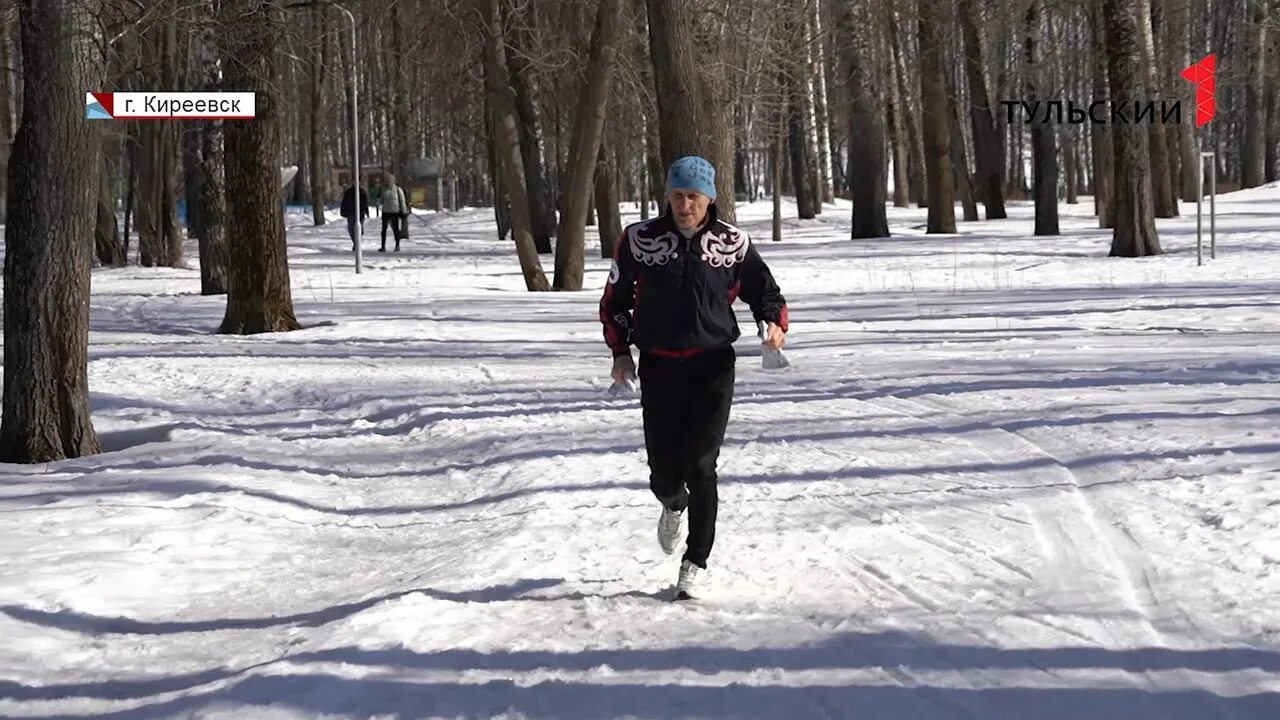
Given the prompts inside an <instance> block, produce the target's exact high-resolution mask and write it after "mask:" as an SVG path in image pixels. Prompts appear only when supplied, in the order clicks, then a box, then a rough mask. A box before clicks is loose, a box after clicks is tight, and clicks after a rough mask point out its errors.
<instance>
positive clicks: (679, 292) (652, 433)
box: [600, 156, 788, 600]
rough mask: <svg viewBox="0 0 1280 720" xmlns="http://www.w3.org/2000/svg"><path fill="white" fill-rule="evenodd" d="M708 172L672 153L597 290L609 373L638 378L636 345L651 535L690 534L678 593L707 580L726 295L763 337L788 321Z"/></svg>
mask: <svg viewBox="0 0 1280 720" xmlns="http://www.w3.org/2000/svg"><path fill="white" fill-rule="evenodd" d="M715 177H716V175H715V169H714V168H713V167H712V165H711V163H709V162H707V161H706V160H704V159H702V158H700V157H695V156H689V157H683V158H680V159H679V160H677V161H675V162H674V163H672V164H671V169H670V170H669V171H668V172H667V187H666V201H667V208H666V211H665V212H664V213H663V214H662V215H661V216H659V217H657V218H655V219H653V220H646V221H643V222H639V223H635V224H633V225H629V226H627V229H626V230H625V231H624V232H623V233H622V237H621V238H620V239H619V241H618V243H617V246H616V248H615V250H614V256H613V265H612V267H611V268H610V271H609V280H608V282H607V284H606V285H605V290H604V297H603V298H601V300H600V321H601V322H602V323H603V324H604V337H605V342H606V343H607V344H608V346H609V349H610V350H611V351H612V352H613V373H612V374H613V379H614V381H615V382H623V381H624V380H629V379H632V378H635V376H636V366H635V362H634V361H633V360H632V359H631V346H632V345H633V344H634V345H635V346H636V347H637V348H639V350H640V372H639V379H640V408H641V413H642V416H643V420H644V444H645V450H646V452H647V453H648V459H649V471H650V472H649V489H650V490H651V491H652V492H653V495H654V496H655V497H656V498H657V500H658V501H659V502H660V503H661V504H662V514H661V515H660V516H659V519H658V544H659V546H660V547H661V548H662V551H663V552H665V553H667V554H669V555H670V554H673V553H675V551H676V550H677V549H678V547H679V544H680V541H681V540H687V543H686V548H685V552H684V557H683V558H682V561H681V564H680V576H679V580H678V582H677V583H676V596H675V597H676V599H677V600H683V599H688V598H698V597H702V596H703V595H704V594H705V593H706V591H707V580H708V576H707V557H708V556H709V555H710V554H711V545H712V543H713V542H714V541H715V534H716V512H717V509H718V504H719V500H718V498H719V496H718V494H717V490H716V461H717V459H718V458H719V456H720V446H721V444H722V443H723V442H724V434H725V428H726V426H727V424H728V422H729V406H730V405H731V404H732V402H733V383H734V363H735V360H736V358H737V355H736V354H735V352H734V349H733V342H734V341H735V340H737V339H738V338H739V337H740V335H741V333H740V331H739V330H738V321H737V318H736V316H735V315H734V311H733V302H734V300H736V299H737V298H739V297H741V298H742V299H743V300H745V301H746V302H747V304H748V305H749V306H750V307H751V314H752V316H753V317H754V319H755V320H756V321H757V322H763V323H766V336H765V342H766V344H767V345H768V346H769V347H771V348H774V349H777V348H781V347H782V344H783V342H784V340H785V337H786V332H787V325H788V323H787V301H786V299H785V298H784V297H783V296H782V292H781V291H780V290H779V289H778V284H777V283H776V282H774V279H773V274H772V273H771V272H770V271H769V267H768V266H767V265H765V262H764V260H763V259H762V258H761V257H760V253H759V252H758V251H757V250H756V246H755V244H754V243H752V242H751V239H750V238H749V237H748V236H747V233H746V232H744V231H742V230H740V229H738V228H736V227H734V226H732V225H730V224H729V223H726V222H724V221H723V220H720V219H719V218H718V217H717V216H716V185H715ZM725 201H726V202H733V198H726V199H725ZM685 510H688V511H689V512H688V513H687V514H688V516H689V532H688V535H687V537H686V536H684V534H683V532H682V527H683V524H684V523H683V521H684V516H685V515H686V513H685Z"/></svg>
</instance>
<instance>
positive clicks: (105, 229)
mask: <svg viewBox="0 0 1280 720" xmlns="http://www.w3.org/2000/svg"><path fill="white" fill-rule="evenodd" d="M110 150H111V143H108V142H104V143H103V152H102V169H101V172H100V173H99V180H98V216H97V224H96V226H95V227H94V232H93V240H94V243H93V244H94V248H95V249H96V250H97V258H98V262H100V263H101V264H103V265H105V266H107V267H123V266H124V265H125V255H124V245H121V244H120V227H119V226H118V225H116V203H115V198H114V197H113V196H112V194H111V153H110Z"/></svg>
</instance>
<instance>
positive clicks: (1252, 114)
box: [1240, 0, 1275, 188]
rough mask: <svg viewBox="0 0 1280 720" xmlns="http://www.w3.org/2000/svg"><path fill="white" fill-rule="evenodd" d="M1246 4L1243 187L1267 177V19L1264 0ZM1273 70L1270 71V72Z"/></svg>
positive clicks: (1254, 184)
mask: <svg viewBox="0 0 1280 720" xmlns="http://www.w3.org/2000/svg"><path fill="white" fill-rule="evenodd" d="M1244 1H1245V3H1246V4H1247V6H1248V11H1247V18H1248V20H1247V22H1246V23H1245V27H1244V45H1245V48H1244V52H1245V57H1246V58H1248V64H1249V69H1248V75H1247V76H1246V77H1245V79H1244V80H1245V92H1244V142H1243V144H1242V145H1241V154H1240V164H1241V167H1242V172H1241V176H1240V178H1241V184H1240V186H1241V187H1242V188H1251V187H1257V186H1259V185H1261V184H1262V183H1263V180H1264V178H1265V177H1266V172H1265V171H1264V162H1265V160H1266V149H1265V147H1264V146H1265V144H1266V132H1267V112H1266V106H1265V102H1266V97H1265V93H1264V90H1265V88H1266V86H1267V85H1266V81H1267V74H1266V55H1267V42H1266V35H1267V33H1266V23H1267V0H1244ZM1274 74H1275V73H1274V72H1273V73H1272V75H1274Z"/></svg>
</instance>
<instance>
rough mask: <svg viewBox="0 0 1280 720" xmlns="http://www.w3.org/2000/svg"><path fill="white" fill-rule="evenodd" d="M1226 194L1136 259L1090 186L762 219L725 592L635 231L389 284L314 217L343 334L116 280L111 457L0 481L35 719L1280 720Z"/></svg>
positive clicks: (1252, 234) (1273, 590) (329, 318)
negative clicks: (565, 254) (1097, 207)
mask: <svg viewBox="0 0 1280 720" xmlns="http://www.w3.org/2000/svg"><path fill="white" fill-rule="evenodd" d="M1218 207H1219V212H1220V213H1221V215H1220V217H1219V220H1218V228H1219V242H1220V245H1219V247H1220V248H1221V250H1222V253H1221V257H1220V258H1219V259H1218V260H1216V261H1214V262H1212V263H1210V264H1209V265H1207V266H1206V267H1204V268H1196V266H1195V256H1194V247H1193V246H1192V245H1191V242H1193V240H1194V236H1193V235H1191V236H1189V235H1188V234H1187V233H1188V231H1189V230H1190V229H1193V228H1194V215H1192V216H1191V217H1184V218H1182V219H1178V220H1171V221H1161V223H1160V228H1161V232H1162V239H1163V241H1164V243H1165V246H1166V249H1168V250H1171V251H1172V252H1171V253H1170V255H1168V256H1166V257H1162V258H1156V259H1149V260H1143V261H1109V260H1106V259H1104V258H1102V257H1101V256H1103V255H1105V252H1106V239H1105V235H1106V234H1105V233H1104V232H1101V231H1097V230H1095V229H1093V225H1094V223H1093V222H1092V220H1091V219H1090V218H1089V217H1088V215H1087V213H1088V211H1089V208H1088V207H1087V206H1077V207H1074V208H1069V209H1068V208H1066V207H1065V206H1064V211H1066V212H1068V213H1070V215H1071V216H1070V217H1064V232H1068V233H1069V234H1068V235H1066V236H1064V237H1061V238H1053V239H1047V240H1045V239H1033V238H1030V237H1027V236H1025V235H1023V234H1021V233H1025V232H1027V231H1028V229H1029V227H1030V222H1029V220H1028V219H1027V218H1028V216H1029V211H1030V209H1029V208H1027V207H1026V206H1015V208H1014V210H1013V212H1014V214H1015V219H1014V220H1010V221H1006V222H994V223H978V224H962V227H961V229H962V232H963V234H962V235H960V236H956V237H944V238H935V237H925V236H923V235H921V234H920V232H921V231H920V230H918V229H917V228H916V226H918V225H919V224H920V223H921V222H922V220H923V213H922V212H921V211H916V210H910V211H899V210H894V211H893V214H891V223H892V225H893V227H894V230H895V232H896V233H898V235H897V236H895V237H894V238H892V239H889V240H885V241H877V242H858V243H853V242H850V241H848V240H847V239H845V238H846V237H847V229H848V210H847V206H841V207H840V208H839V209H835V208H831V207H828V208H827V211H826V213H825V214H824V216H823V217H821V218H820V219H819V220H816V221H811V222H797V221H789V222H788V223H787V226H788V230H787V241H786V242H784V243H782V244H779V245H775V244H772V243H768V242H767V232H768V217H767V212H768V205H767V204H761V205H757V206H752V207H749V208H744V209H743V213H744V215H745V218H746V219H745V220H744V225H745V226H746V227H747V228H748V229H750V230H751V231H752V232H753V233H754V234H757V236H758V240H759V241H760V242H761V245H762V246H763V247H762V252H764V254H765V257H766V259H767V260H768V261H769V262H770V264H771V265H772V266H773V268H774V270H775V273H776V274H777V275H778V277H779V280H780V283H781V284H782V287H783V290H784V292H786V294H787V296H788V298H789V300H790V301H791V306H792V316H793V318H794V332H793V333H792V337H791V338H790V340H789V345H788V354H789V356H790V357H791V358H792V360H793V362H794V367H793V368H792V369H791V370H789V371H787V372H784V373H766V372H764V371H762V370H761V369H760V367H759V360H758V358H757V357H756V356H755V355H754V354H753V353H755V352H756V351H755V349H754V348H753V346H752V345H753V344H752V342H750V340H749V339H744V340H743V342H742V343H741V345H740V347H739V350H740V355H741V359H740V361H739V383H738V391H737V400H736V403H735V406H734V411H733V417H732V420H731V423H730V429H729V439H728V441H727V442H726V447H725V451H724V453H723V454H722V462H721V477H722V481H721V483H722V484H721V498H722V505H721V513H720V515H721V520H720V525H719V528H718V537H717V545H716V549H715V551H714V553H713V555H712V567H713V570H714V572H715V579H716V586H717V591H718V596H717V597H716V598H715V599H713V600H710V601H708V602H705V603H702V604H699V605H695V606H687V605H673V604H671V603H668V602H665V601H664V600H663V599H662V598H664V597H665V594H666V591H667V589H668V588H669V587H670V585H671V583H672V582H673V581H674V576H675V572H676V565H677V562H676V561H673V560H672V559H671V558H668V557H667V556H664V555H662V554H661V553H660V551H659V550H658V548H657V544H656V542H655V540H654V536H653V535H654V524H655V522H656V514H655V511H656V509H657V508H656V504H655V503H654V502H653V500H652V498H651V496H650V495H649V493H648V490H647V481H646V478H647V471H646V468H645V464H644V454H643V451H642V436H641V430H640V417H639V409H638V403H637V402H636V401H635V400H634V399H619V400H614V399H610V398H609V397H608V396H607V395H606V394H605V393H604V390H605V388H606V386H607V378H606V377H605V376H606V374H607V368H608V358H607V352H606V351H605V349H604V346H603V343H602V340H601V335H600V328H599V325H598V323H597V322H596V321H595V320H594V318H595V303H596V301H597V299H598V291H599V288H600V286H601V284H602V283H603V280H604V271H605V269H606V265H605V263H603V262H602V261H599V260H593V261H592V262H591V266H590V268H589V272H588V280H587V284H588V286H589V288H590V290H589V291H588V292H584V293H580V294H579V293H564V294H551V295H546V296H538V297H530V296H529V295H528V294H527V293H524V292H523V291H521V290H520V287H521V280H520V277H519V273H518V268H516V267H515V261H514V253H513V252H511V250H510V249H509V247H508V246H507V244H506V243H500V242H497V241H494V240H493V239H492V238H491V234H492V233H491V230H490V224H491V219H490V216H489V215H487V214H486V213H485V212H483V211H468V212H463V213H459V214H457V215H456V216H444V215H441V216H428V217H426V218H420V219H423V220H424V222H422V223H417V222H415V223H413V224H412V225H411V231H412V232H413V234H414V238H413V239H412V240H411V241H410V243H409V244H408V245H406V250H407V251H406V252H404V253H401V254H399V255H395V254H389V255H382V254H379V253H369V254H367V255H366V260H367V265H368V267H369V269H368V271H367V272H366V273H364V274H362V275H359V276H357V275H355V274H354V273H352V272H351V270H350V267H349V257H348V256H347V255H346V254H345V253H341V252H339V250H340V249H341V248H342V246H343V245H344V243H345V242H346V241H345V239H343V237H342V229H341V228H340V227H339V225H338V224H337V223H335V224H333V225H331V226H329V227H326V228H321V229H312V228H308V227H298V226H295V227H293V229H292V230H291V233H290V244H291V251H292V255H291V263H292V269H293V278H294V300H295V304H296V306H297V308H298V314H299V317H300V319H301V320H302V322H303V323H304V325H305V326H306V329H304V330H302V331H299V332H296V333H290V334H288V335H282V336H273V337H251V338H229V337H221V336H216V335H212V334H211V333H210V331H211V330H212V329H214V328H216V326H217V324H218V321H219V320H220V319H221V313H222V307H223V306H222V301H221V299H220V298H208V299H206V298H202V297H200V296H199V295H198V293H197V291H198V279H197V277H196V274H195V273H194V272H193V271H185V270H142V269H138V268H130V269H127V270H111V271H98V272H97V273H96V274H95V277H94V306H93V323H94V324H93V336H92V338H91V366H90V375H91V386H92V389H93V405H94V414H95V423H96V425H97V427H98V430H99V432H100V434H101V436H102V440H103V443H104V446H105V448H106V449H107V450H108V451H109V452H107V453H105V454H103V455H101V456H98V457H94V458H87V459H83V460H73V461H68V462H65V463H59V464H56V465H51V466H48V467H32V468H24V467H15V466H4V467H3V468H0V638H3V642H0V717H16V718H25V717H55V718H87V717H111V718H130V719H135V718H136V719H142V718H197V717H198V718H226V719H231V718H236V719H240V718H265V719H270V720H275V719H283V718H290V719H292V718H315V717H325V718H374V717H377V718H388V717H395V718H427V717H450V718H451V717H469V718H470V717H508V718H517V717H520V718H524V717H527V718H575V719H576V718H581V719H583V720H586V719H587V718H604V717H654V718H670V717H680V718H704V717H708V718H745V717H751V718H784V717H785V718H927V719H938V720H942V719H947V720H950V719H954V718H966V719H968V718H974V719H978V718H981V719H984V720H985V719H987V718H1008V719H1009V720H1014V719H1018V720H1022V719H1024V718H1027V717H1036V718H1153V719H1154V718H1174V719H1176V720H1202V719H1214V718H1217V719H1222V720H1254V719H1258V720H1262V719H1264V718H1274V717H1280V604H1277V602H1276V598H1280V486H1277V484H1276V482H1275V480H1277V479H1280V433H1277V432H1276V428H1277V427H1280V384H1277V383H1278V382H1280V234H1278V233H1277V231H1276V230H1275V229H1274V228H1275V220H1274V218H1276V217H1280V188H1271V189H1269V190H1257V191H1251V192H1249V193H1239V194H1236V195H1234V196H1228V197H1227V198H1223V199H1221V200H1220V202H1219V204H1218ZM1190 210H1191V212H1194V208H1193V207H1192V208H1190ZM1184 211H1185V208H1184ZM370 227H373V224H372V223H371V224H370ZM544 262H547V259H545V258H544ZM548 264H549V263H548ZM743 312H744V317H745V309H744V310H743ZM1267 481H1271V482H1267Z"/></svg>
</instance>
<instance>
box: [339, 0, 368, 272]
mask: <svg viewBox="0 0 1280 720" xmlns="http://www.w3.org/2000/svg"><path fill="white" fill-rule="evenodd" d="M333 6H334V7H336V8H338V9H339V10H341V11H342V12H344V13H346V15H347V20H349V21H350V22H351V184H352V185H353V186H354V187H355V196H356V202H355V206H356V209H355V213H356V274H357V275H358V274H359V273H360V266H361V263H362V261H363V260H364V242H363V241H364V215H363V214H362V213H361V211H360V209H361V207H360V191H361V190H362V189H363V188H362V187H361V182H360V98H359V88H358V87H357V86H356V16H355V15H352V14H351V11H350V10H348V9H346V8H345V7H343V6H341V5H338V4H337V3H334V5H333Z"/></svg>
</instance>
